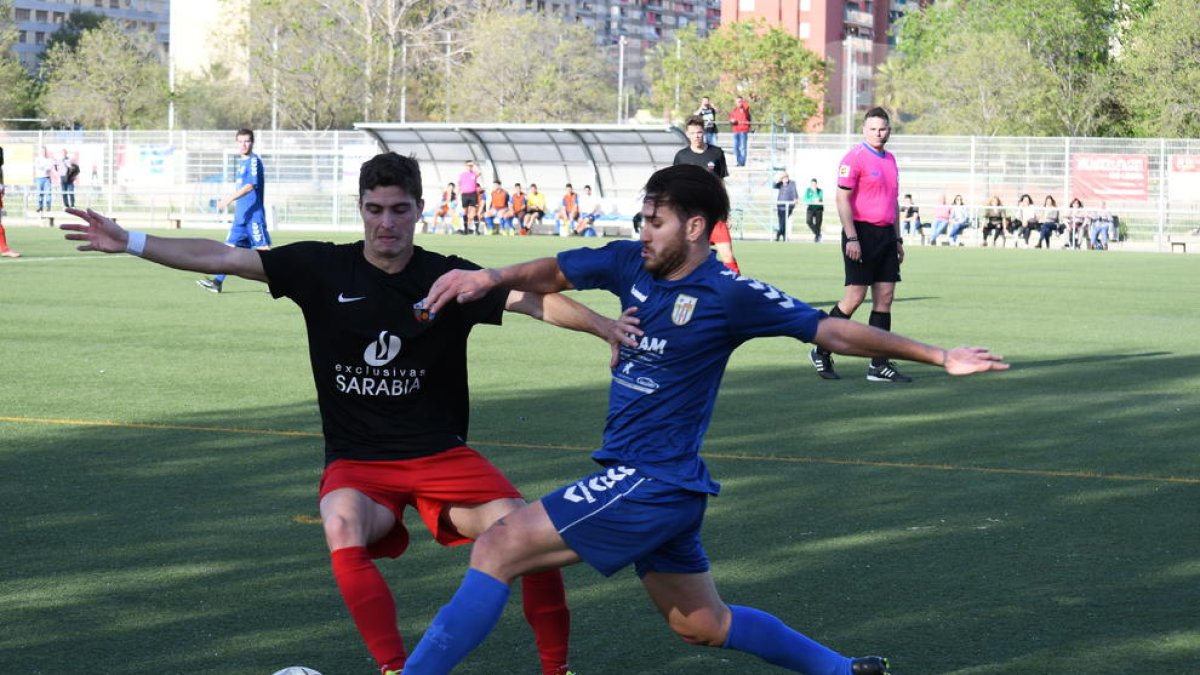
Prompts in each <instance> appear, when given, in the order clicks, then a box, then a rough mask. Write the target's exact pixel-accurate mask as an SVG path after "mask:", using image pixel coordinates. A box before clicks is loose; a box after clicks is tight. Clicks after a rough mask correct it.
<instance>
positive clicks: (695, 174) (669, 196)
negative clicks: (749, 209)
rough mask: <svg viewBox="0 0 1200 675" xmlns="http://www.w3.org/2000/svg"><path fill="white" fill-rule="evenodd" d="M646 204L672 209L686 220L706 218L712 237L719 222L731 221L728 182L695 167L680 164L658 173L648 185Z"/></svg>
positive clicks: (706, 227)
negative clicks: (726, 186)
mask: <svg viewBox="0 0 1200 675" xmlns="http://www.w3.org/2000/svg"><path fill="white" fill-rule="evenodd" d="M646 201H648V202H652V203H653V204H654V205H655V207H659V206H667V207H670V208H671V209H672V210H674V211H675V213H676V215H678V216H679V217H680V219H682V220H687V219H688V218H691V217H692V216H702V217H703V218H704V221H705V229H706V231H707V232H710V233H711V232H712V228H713V226H714V225H716V224H717V221H721V220H726V219H727V218H729V194H728V193H727V192H725V181H723V180H721V179H720V178H718V177H717V174H715V173H713V172H711V171H709V170H708V169H705V168H704V167H700V166H696V165H695V164H677V165H675V166H668V167H666V168H664V169H659V170H658V171H655V172H654V175H652V176H650V180H648V181H646Z"/></svg>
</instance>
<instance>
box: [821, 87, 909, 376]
mask: <svg viewBox="0 0 1200 675" xmlns="http://www.w3.org/2000/svg"><path fill="white" fill-rule="evenodd" d="M862 131H863V142H862V143H860V144H858V145H857V146H855V147H854V148H852V149H851V150H850V152H848V153H846V156H845V157H844V158H843V159H842V163H841V165H840V166H839V167H838V191H837V210H838V219H839V220H840V221H841V223H842V262H843V266H844V268H845V273H846V290H845V292H844V293H843V294H842V299H841V300H839V301H838V302H837V303H836V304H835V305H834V306H833V309H832V310H831V311H830V312H829V316H832V317H838V318H842V319H849V318H850V317H851V316H852V315H853V314H854V311H855V310H856V309H858V307H859V305H861V304H862V303H863V300H865V299H866V297H867V287H868V286H869V287H870V289H871V316H870V318H869V320H868V321H867V323H868V324H869V325H871V326H873V327H875V328H878V329H880V330H885V331H889V332H890V331H891V330H892V300H893V299H894V298H895V295H896V283H897V282H899V281H900V265H901V264H902V263H903V262H904V239H903V238H901V236H900V172H899V169H898V168H897V167H896V157H895V156H894V155H892V153H890V152H888V151H887V150H886V149H884V146H885V145H886V144H887V142H888V139H889V138H890V137H891V133H892V128H891V120H890V118H889V117H888V114H887V111H885V110H884V109H883V108H878V107H876V108H871V109H870V110H868V111H867V115H866V118H865V119H864V120H863V127H862ZM808 358H809V361H811V362H812V364H813V367H814V368H816V369H817V375H819V376H820V377H821V379H824V380H836V379H839V376H838V374H837V373H836V372H834V370H833V356H832V352H831V351H830V350H828V349H826V348H824V347H821V346H816V347H813V349H812V351H811V352H809V354H808ZM867 380H869V381H871V382H912V378H911V377H909V376H907V375H904V374H902V373H901V372H900V371H899V370H897V369H896V366H895V364H893V363H892V362H891V361H889V360H888V359H886V358H883V357H876V358H872V359H871V364H870V365H869V366H868V367H867Z"/></svg>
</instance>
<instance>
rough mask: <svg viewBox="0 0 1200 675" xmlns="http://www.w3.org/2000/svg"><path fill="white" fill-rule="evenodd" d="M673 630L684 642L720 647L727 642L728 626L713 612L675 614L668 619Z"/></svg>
mask: <svg viewBox="0 0 1200 675" xmlns="http://www.w3.org/2000/svg"><path fill="white" fill-rule="evenodd" d="M668 624H669V625H670V627H671V631H672V632H674V633H675V634H676V635H678V636H679V637H680V639H682V640H683V641H684V642H686V643H688V644H691V645H700V646H702V647H720V646H721V645H723V644H725V637H726V632H727V630H728V627H727V626H724V625H723V622H722V621H721V618H720V617H719V616H717V615H715V614H713V613H711V612H707V611H699V612H693V613H691V614H689V615H687V616H683V615H675V616H672V617H671V618H670V619H668Z"/></svg>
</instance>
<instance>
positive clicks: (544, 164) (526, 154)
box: [354, 122, 687, 213]
mask: <svg viewBox="0 0 1200 675" xmlns="http://www.w3.org/2000/svg"><path fill="white" fill-rule="evenodd" d="M354 127H355V129H357V130H359V131H362V132H364V133H366V134H367V135H369V136H370V137H371V138H373V139H375V141H376V143H378V144H379V146H380V148H381V149H382V151H385V152H386V151H392V152H396V153H397V154H401V155H411V156H413V157H415V158H416V159H417V160H418V161H419V162H420V163H421V179H422V182H423V183H424V190H425V195H426V203H427V204H428V203H429V201H430V199H436V196H437V195H439V194H441V191H442V188H443V187H445V185H446V184H447V183H455V184H457V182H458V175H459V174H460V173H462V171H463V165H464V162H466V161H467V160H469V159H470V160H474V161H475V163H476V164H477V165H478V166H479V169H480V171H482V172H483V174H482V176H481V182H482V189H483V190H484V191H487V190H490V189H491V183H492V181H494V180H499V181H500V182H501V184H502V185H503V186H504V189H506V190H511V189H512V185H513V183H520V184H521V185H522V186H523V187H524V188H525V189H526V190H528V189H529V185H530V184H531V183H536V184H537V185H538V189H539V190H540V191H541V192H543V193H545V194H546V196H547V203H548V205H550V206H551V208H553V205H554V204H556V203H557V200H558V199H559V198H560V197H561V195H562V193H563V188H564V186H565V185H566V184H567V183H571V184H572V185H573V186H574V188H575V190H576V191H582V189H583V186H584V185H591V186H592V191H593V193H594V194H596V195H598V196H599V197H600V200H601V202H602V203H603V204H604V208H605V210H606V212H608V213H618V212H624V211H628V210H629V209H630V208H632V207H631V206H630V204H632V203H633V202H634V201H635V199H636V197H637V195H638V193H639V191H640V190H641V188H642V186H643V185H644V184H645V183H646V180H647V179H648V178H649V177H650V174H652V173H654V171H656V170H658V169H660V168H662V167H664V166H670V165H671V162H672V161H673V159H674V157H675V153H676V152H678V151H679V149H680V148H682V147H684V146H686V145H687V137H686V136H684V134H683V132H682V131H681V130H680V129H679V128H678V127H674V126H671V125H667V124H663V125H632V124H487V123H463V124H458V123H455V124H434V123H419V124H400V123H376V122H360V123H357V124H355V125H354Z"/></svg>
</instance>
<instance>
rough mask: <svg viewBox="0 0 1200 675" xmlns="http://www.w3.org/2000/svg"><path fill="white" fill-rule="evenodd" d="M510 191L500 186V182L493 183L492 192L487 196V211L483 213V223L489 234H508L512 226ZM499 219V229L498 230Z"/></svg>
mask: <svg viewBox="0 0 1200 675" xmlns="http://www.w3.org/2000/svg"><path fill="white" fill-rule="evenodd" d="M509 204H510V200H509V196H508V190H505V189H504V187H503V186H501V185H500V181H498V180H497V181H492V191H491V192H489V193H488V196H487V209H486V210H484V212H483V221H484V223H486V226H487V234H508V233H509V230H510V229H511V228H512V226H511V225H510V224H509V220H508V219H509V217H510V215H509V214H510V213H511V212H510V211H509V208H508V207H509ZM497 219H499V221H500V222H499V229H497V223H496V221H497Z"/></svg>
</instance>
